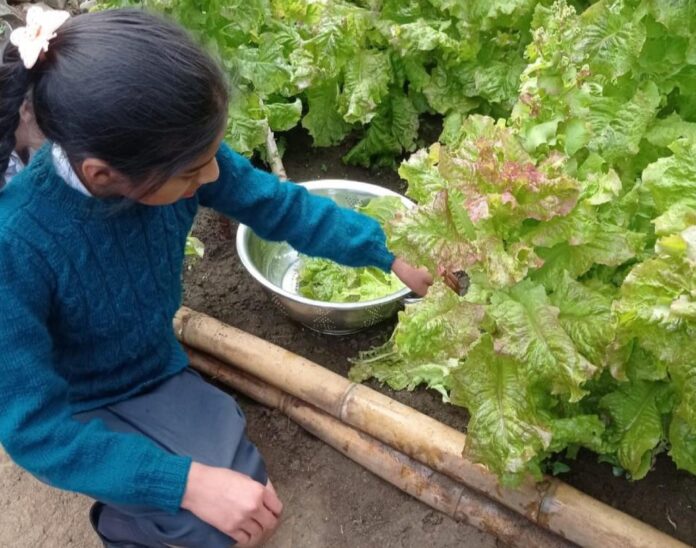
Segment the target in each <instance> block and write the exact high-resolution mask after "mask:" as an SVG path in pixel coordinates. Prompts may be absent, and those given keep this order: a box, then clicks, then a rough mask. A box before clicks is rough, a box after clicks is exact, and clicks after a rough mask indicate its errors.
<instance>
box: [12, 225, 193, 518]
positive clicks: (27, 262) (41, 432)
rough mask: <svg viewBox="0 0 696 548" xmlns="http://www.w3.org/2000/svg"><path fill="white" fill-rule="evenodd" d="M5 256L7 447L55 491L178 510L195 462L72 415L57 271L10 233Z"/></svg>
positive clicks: (141, 439) (22, 465)
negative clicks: (54, 323) (59, 353)
mask: <svg viewBox="0 0 696 548" xmlns="http://www.w3.org/2000/svg"><path fill="white" fill-rule="evenodd" d="M0 257H2V260H0V303H1V304H0V401H1V402H2V412H0V443H2V445H3V446H4V447H5V449H6V451H7V452H8V453H9V455H10V456H11V457H12V459H13V460H14V461H15V462H16V463H17V464H19V465H20V466H21V467H23V468H25V469H26V470H27V471H29V472H30V473H32V474H33V475H34V476H36V477H37V478H38V479H40V480H42V481H44V482H45V483H48V484H50V485H53V486H54V487H58V488H61V489H67V490H70V491H76V492H79V493H84V494H86V495H89V496H91V497H94V498H97V499H100V500H103V501H106V502H111V503H118V504H138V505H145V506H152V507H155V508H159V509H162V510H165V511H169V512H172V513H173V512H176V511H177V510H178V509H179V506H180V503H181V499H182V497H183V493H184V489H185V486H186V480H187V477H188V471H189V468H190V464H191V459H190V458H188V457H182V456H176V455H173V454H170V453H168V452H166V451H164V450H163V449H161V448H159V447H158V446H157V445H155V444H154V442H152V441H151V440H149V439H147V438H146V437H144V436H139V435H136V434H125V433H116V432H112V431H110V430H108V429H107V428H106V427H105V425H104V424H103V423H102V422H101V421H90V422H88V423H80V422H78V421H76V420H74V419H73V418H72V415H71V412H70V406H69V403H68V397H67V394H68V385H67V383H66V381H65V380H64V379H63V378H62V377H60V376H59V375H58V374H57V372H56V371H55V370H54V368H53V367H52V346H53V345H52V339H51V335H50V332H49V329H48V327H47V324H48V323H49V318H50V308H51V304H50V303H51V298H52V293H53V285H54V282H53V278H52V276H51V273H50V270H49V268H48V267H47V265H46V264H45V263H44V262H43V261H42V259H41V258H40V257H39V256H38V253H33V252H32V251H31V250H30V248H29V246H25V245H22V243H21V241H20V240H18V239H17V238H12V237H7V235H4V236H3V237H1V238H0ZM88 366H89V364H86V367H88Z"/></svg>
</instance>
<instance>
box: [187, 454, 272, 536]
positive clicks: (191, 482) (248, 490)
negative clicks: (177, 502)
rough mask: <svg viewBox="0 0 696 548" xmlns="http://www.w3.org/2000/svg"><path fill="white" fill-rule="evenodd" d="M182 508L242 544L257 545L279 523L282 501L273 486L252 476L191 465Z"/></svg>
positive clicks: (195, 464)
mask: <svg viewBox="0 0 696 548" xmlns="http://www.w3.org/2000/svg"><path fill="white" fill-rule="evenodd" d="M181 507H182V508H183V509H185V510H189V511H190V512H192V513H193V514H195V515H196V516H197V517H199V518H200V519H202V520H203V521H205V522H206V523H209V524H210V525H212V526H213V527H215V528H216V529H219V530H220V531H222V532H223V533H225V534H226V535H229V536H231V537H232V538H233V539H235V540H236V541H237V543H238V545H239V546H242V547H247V546H256V545H258V544H259V543H260V542H262V541H265V540H266V539H267V538H268V537H269V536H270V535H271V534H272V533H273V531H274V530H275V529H276V527H277V526H278V519H279V517H280V514H281V512H282V511H283V503H282V502H280V499H279V498H278V495H276V492H275V489H273V485H271V482H270V481H269V482H268V484H267V485H261V484H260V483H258V482H256V481H254V480H253V479H251V478H250V477H249V476H246V475H244V474H240V473H239V472H235V471H234V470H228V469H226V468H216V467H212V466H206V465H203V464H200V463H197V462H194V463H192V464H191V469H190V471H189V475H188V481H187V483H186V491H185V492H184V497H183V499H182V501H181Z"/></svg>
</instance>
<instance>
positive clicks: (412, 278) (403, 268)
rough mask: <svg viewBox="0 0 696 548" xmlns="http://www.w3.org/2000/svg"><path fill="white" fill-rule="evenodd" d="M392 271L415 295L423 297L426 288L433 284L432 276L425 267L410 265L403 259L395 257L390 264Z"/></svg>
mask: <svg viewBox="0 0 696 548" xmlns="http://www.w3.org/2000/svg"><path fill="white" fill-rule="evenodd" d="M392 272H393V273H394V274H396V277H397V278H399V279H400V280H401V281H402V282H404V284H406V285H407V286H408V287H409V288H410V289H411V291H413V292H414V293H415V294H416V295H419V296H421V297H424V296H425V294H426V293H427V292H428V289H429V288H430V286H431V285H433V277H432V276H431V275H430V272H428V270H427V269H425V268H416V267H414V266H411V265H410V264H408V263H407V262H406V261H404V260H403V259H401V258H399V257H397V258H396V259H395V260H394V263H393V264H392Z"/></svg>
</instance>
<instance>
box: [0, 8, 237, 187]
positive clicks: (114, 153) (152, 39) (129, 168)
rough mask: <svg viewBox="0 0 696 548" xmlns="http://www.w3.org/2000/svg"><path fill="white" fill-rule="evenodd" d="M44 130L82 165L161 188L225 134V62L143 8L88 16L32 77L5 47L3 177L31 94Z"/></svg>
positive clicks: (0, 124)
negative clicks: (103, 166)
mask: <svg viewBox="0 0 696 548" xmlns="http://www.w3.org/2000/svg"><path fill="white" fill-rule="evenodd" d="M30 90H31V91H32V105H33V110H34V115H35V117H36V122H37V124H38V126H39V129H41V131H42V132H43V133H44V135H45V136H46V137H47V138H48V139H49V140H51V141H53V142H55V143H57V144H58V145H60V146H61V147H62V148H63V150H64V151H65V153H66V154H67V157H68V159H69V160H70V162H71V163H72V164H73V165H75V164H76V163H79V162H80V161H81V160H83V159H85V158H87V157H95V158H99V159H101V160H103V161H105V162H106V163H108V164H109V165H110V166H111V167H113V168H114V169H116V170H118V171H119V172H121V173H122V174H124V175H125V176H127V177H128V178H129V179H130V180H131V181H132V182H133V184H136V185H141V186H142V187H143V189H144V190H145V193H147V192H150V191H154V190H155V189H156V188H158V187H159V186H160V185H161V184H163V183H164V182H165V181H166V180H167V179H168V178H169V177H171V176H172V175H174V174H176V173H177V172H179V171H180V170H181V169H182V168H184V167H186V166H188V165H190V164H191V163H192V162H193V161H194V160H195V159H197V158H198V157H200V156H201V155H202V154H203V153H204V151H205V150H206V149H208V148H209V147H210V145H211V143H212V142H213V141H214V139H215V137H217V135H218V134H219V133H220V132H221V131H222V130H223V128H224V127H225V122H226V119H227V101H228V90H227V84H226V81H225V78H224V77H223V74H222V71H221V70H220V67H219V66H218V64H217V63H216V62H215V61H214V60H213V59H212V58H211V57H210V56H208V55H207V54H206V53H205V52H203V51H202V49H201V48H200V47H199V46H197V45H196V44H195V43H194V42H193V40H192V39H191V38H190V37H189V35H188V34H187V33H186V32H185V31H184V30H183V29H182V28H181V27H179V26H178V25H176V24H174V23H172V22H169V21H167V20H165V19H163V18H161V17H159V16H155V15H152V14H149V13H147V12H145V11H141V10H132V9H125V10H108V11H102V12H96V13H88V14H84V15H78V16H77V17H74V18H72V19H69V20H68V21H67V22H66V23H65V24H64V25H62V26H61V27H60V28H59V29H58V31H57V36H56V37H55V38H53V40H51V42H50V45H49V49H48V52H46V53H45V54H43V56H42V58H41V59H40V60H39V61H38V63H37V64H36V66H35V67H34V68H32V69H31V70H27V69H25V68H24V65H23V64H22V62H21V60H20V59H19V55H18V53H17V48H16V47H14V46H13V45H11V44H7V45H6V46H5V49H4V52H3V56H2V64H1V65H0V173H2V172H4V170H5V169H6V168H7V162H8V158H9V155H10V153H11V152H12V150H13V148H14V146H15V138H14V133H15V131H16V129H17V127H18V123H19V109H20V107H21V105H22V101H23V100H24V98H25V97H26V96H27V93H28V92H29V91H30Z"/></svg>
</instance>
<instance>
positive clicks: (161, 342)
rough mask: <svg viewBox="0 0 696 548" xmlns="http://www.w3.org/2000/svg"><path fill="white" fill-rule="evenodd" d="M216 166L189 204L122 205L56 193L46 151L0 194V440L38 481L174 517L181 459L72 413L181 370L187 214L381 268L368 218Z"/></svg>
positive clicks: (58, 186) (242, 162)
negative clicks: (203, 209)
mask: <svg viewBox="0 0 696 548" xmlns="http://www.w3.org/2000/svg"><path fill="white" fill-rule="evenodd" d="M217 159H218V162H219V165H220V178H219V179H218V181H216V182H215V183H212V184H209V185H206V186H204V187H202V188H201V189H200V190H199V191H198V194H197V195H196V196H194V197H193V198H191V199H188V200H181V201H179V202H177V203H175V204H173V205H170V206H160V207H150V206H144V205H138V204H129V205H127V206H125V207H124V205H123V204H122V203H120V202H119V201H116V200H98V199H95V198H90V197H88V196H84V195H82V194H80V193H79V192H77V191H76V190H74V189H72V188H70V187H69V186H68V185H66V184H65V182H64V181H63V180H61V179H60V178H59V177H58V175H57V174H56V172H55V170H54V167H53V164H52V161H51V154H50V147H49V146H44V148H43V149H41V150H40V151H39V152H38V153H37V155H36V157H35V158H34V159H33V161H32V163H31V164H30V165H29V167H27V168H26V169H25V170H24V171H23V172H22V173H20V174H19V175H18V176H17V178H16V179H15V180H14V181H13V184H12V185H9V187H8V188H6V189H5V190H4V192H3V193H2V194H0V402H1V403H0V406H1V407H0V442H1V443H2V445H3V446H4V447H5V449H6V450H7V452H8V453H9V454H10V455H11V456H12V458H13V459H14V460H15V461H16V462H17V463H18V464H19V465H20V466H22V467H24V468H25V469H27V470H28V471H30V472H31V473H33V474H34V475H35V476H37V477H38V478H39V479H41V480H43V481H45V482H46V483H49V484H51V485H54V486H56V487H59V488H63V489H68V490H71V491H77V492H81V493H84V494H87V495H89V496H92V497H94V498H98V499H101V500H103V501H107V502H112V503H120V504H138V505H148V506H152V507H155V508H159V509H163V510H167V511H170V512H176V511H177V510H178V508H179V505H180V503H181V498H182V496H183V492H184V489H185V485H186V479H187V475H188V470H189V467H190V463H191V461H190V458H189V457H187V456H177V455H173V454H170V453H168V452H167V451H165V450H162V449H160V448H159V447H158V446H156V445H155V444H154V443H153V442H151V441H150V440H148V439H146V438H145V437H143V436H139V435H135V434H123V433H115V432H111V431H109V430H107V429H106V428H105V426H104V425H103V424H102V423H101V422H100V421H93V422H90V423H87V424H82V423H79V422H77V421H76V420H74V419H73V418H72V415H73V414H74V413H76V412H79V411H85V410H88V409H93V408H96V407H100V406H104V405H107V404H109V403H113V402H116V401H121V400H124V399H127V398H129V397H131V396H133V395H135V394H138V393H140V392H142V391H144V390H147V389H148V388H151V387H153V386H155V385H157V384H158V383H160V382H161V381H163V380H164V379H166V378H168V377H170V376H171V375H174V374H176V373H177V372H179V371H181V370H182V369H183V368H185V367H186V366H187V358H186V355H185V353H184V352H183V350H182V348H181V347H180V345H179V344H178V342H177V340H176V338H175V336H174V333H173V329H172V319H173V316H174V313H175V312H176V310H177V308H178V307H179V305H180V301H181V293H182V287H181V274H182V263H183V258H184V245H185V240H186V236H187V234H188V232H189V230H190V229H191V225H192V223H193V218H194V216H195V214H196V210H197V209H198V206H199V204H200V205H203V206H207V207H212V208H214V209H216V210H218V211H220V212H222V213H224V214H226V215H229V216H231V217H234V218H236V219H238V220H239V221H241V222H242V223H245V224H247V225H249V226H251V227H252V228H253V229H254V230H255V231H256V232H257V233H258V234H259V235H260V236H262V237H264V238H267V239H271V240H287V241H288V242H289V243H290V244H292V245H293V246H294V247H295V248H297V249H298V250H300V251H302V252H304V253H307V254H309V255H317V256H324V257H327V258H330V259H334V260H336V261H338V262H341V263H344V264H347V265H350V266H364V265H375V266H378V267H380V268H382V269H383V270H389V269H390V267H391V263H392V261H393V256H392V255H391V254H390V253H389V251H388V250H387V249H386V247H385V241H384V240H385V238H384V234H383V232H382V230H381V228H380V227H379V225H378V224H377V223H376V222H375V221H373V220H372V219H369V218H367V217H364V216H362V215H359V214H358V213H355V212H353V211H349V210H345V209H340V208H338V207H336V206H335V205H334V204H333V202H331V201H330V200H328V199H324V198H318V197H315V196H311V195H310V194H308V193H307V192H306V191H305V190H304V189H303V188H302V187H300V186H298V185H294V184H292V183H280V182H279V181H278V180H277V179H276V178H275V177H274V176H272V175H270V174H268V173H265V172H263V171H260V170H257V169H255V168H253V167H252V166H251V164H250V163H249V162H248V161H247V160H246V159H245V158H243V157H241V156H239V155H238V154H236V153H235V152H233V151H232V150H230V149H229V148H228V147H227V146H226V145H223V146H222V148H221V149H220V151H219V153H218V155H217ZM172 420H176V417H172Z"/></svg>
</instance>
